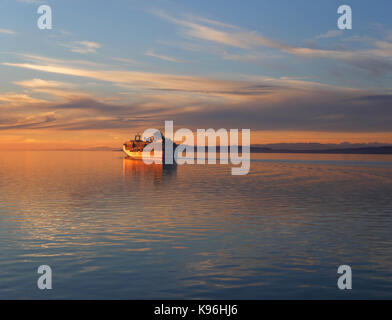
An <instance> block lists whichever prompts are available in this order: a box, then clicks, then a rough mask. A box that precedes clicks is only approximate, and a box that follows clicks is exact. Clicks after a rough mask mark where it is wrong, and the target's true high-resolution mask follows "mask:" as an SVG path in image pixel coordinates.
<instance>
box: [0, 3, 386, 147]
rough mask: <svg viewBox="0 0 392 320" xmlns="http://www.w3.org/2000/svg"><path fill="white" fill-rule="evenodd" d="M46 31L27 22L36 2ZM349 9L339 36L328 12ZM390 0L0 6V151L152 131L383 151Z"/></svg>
mask: <svg viewBox="0 0 392 320" xmlns="http://www.w3.org/2000/svg"><path fill="white" fill-rule="evenodd" d="M42 4H46V5H49V6H50V7H51V9H52V23H53V26H52V29H51V30H41V29H39V28H38V27H37V20H38V18H39V16H40V15H39V14H38V13H37V9H38V7H39V6H40V5H42ZM342 4H347V5H350V6H351V8H352V19H353V25H352V30H339V29H338V27H337V20H338V18H339V15H338V13H337V8H338V7H339V6H340V5H342ZM391 13H392V2H391V1H390V0H379V1H377V2H372V1H365V0H356V1H347V0H345V1H334V0H318V1H307V0H296V1H293V0H263V1H262V0H254V1H250V0H249V1H238V0H237V1H233V0H225V1H223V0H214V1H211V0H209V1H204V0H197V1H190V0H189V1H168V0H159V1H153V0H151V1H132V0H113V1H104V0H95V1H91V0H78V1H75V0H47V1H39V0H2V1H1V2H0V149H21V150H22V149H64V148H88V147H97V146H108V147H113V148H114V147H119V146H121V145H122V143H123V142H124V141H125V140H127V139H130V138H133V135H134V134H136V133H137V132H143V131H144V130H145V129H148V128H162V127H163V126H164V121H165V120H173V121H174V126H175V128H176V129H180V128H189V129H191V130H196V129H197V128H200V129H203V128H204V129H208V128H214V129H220V128H226V129H237V128H238V129H251V132H252V135H251V142H252V143H254V144H261V143H281V142H288V143H294V142H320V143H341V142H351V143H370V142H380V143H392V89H391V87H392V86H391V85H392V22H391V19H390V16H391Z"/></svg>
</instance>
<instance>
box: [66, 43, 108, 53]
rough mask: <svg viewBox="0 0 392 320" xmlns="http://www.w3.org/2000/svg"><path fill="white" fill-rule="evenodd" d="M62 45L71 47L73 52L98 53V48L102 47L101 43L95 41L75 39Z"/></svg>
mask: <svg viewBox="0 0 392 320" xmlns="http://www.w3.org/2000/svg"><path fill="white" fill-rule="evenodd" d="M62 45H63V46H65V47H68V48H70V49H71V51H72V52H77V53H80V54H88V53H97V50H98V49H99V48H101V47H102V46H101V45H100V44H99V43H97V42H93V41H74V42H72V43H67V44H62Z"/></svg>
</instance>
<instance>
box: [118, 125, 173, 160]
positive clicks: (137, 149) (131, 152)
mask: <svg viewBox="0 0 392 320" xmlns="http://www.w3.org/2000/svg"><path fill="white" fill-rule="evenodd" d="M161 137H162V140H161V142H160V143H162V148H161V150H152V151H151V152H150V153H148V154H146V153H145V154H144V159H146V158H148V159H152V160H160V161H163V160H164V157H165V140H166V138H165V136H164V135H163V133H162V132H161ZM154 139H155V137H149V138H146V139H142V138H141V135H140V134H137V135H135V138H134V139H133V140H129V141H126V142H125V143H124V144H123V151H124V152H125V154H126V155H127V156H128V158H130V159H138V160H139V159H143V150H144V148H145V147H146V146H148V145H149V144H151V143H153V142H154ZM176 146H177V144H175V143H173V150H175V147H176Z"/></svg>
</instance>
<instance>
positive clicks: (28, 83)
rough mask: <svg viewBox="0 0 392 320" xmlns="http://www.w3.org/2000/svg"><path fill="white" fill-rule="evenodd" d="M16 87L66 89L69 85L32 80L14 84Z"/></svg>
mask: <svg viewBox="0 0 392 320" xmlns="http://www.w3.org/2000/svg"><path fill="white" fill-rule="evenodd" d="M14 83H15V84H16V85H18V86H21V87H26V88H33V89H34V88H64V87H67V86H69V84H67V83H64V82H60V81H47V80H42V79H32V80H24V81H16V82H14Z"/></svg>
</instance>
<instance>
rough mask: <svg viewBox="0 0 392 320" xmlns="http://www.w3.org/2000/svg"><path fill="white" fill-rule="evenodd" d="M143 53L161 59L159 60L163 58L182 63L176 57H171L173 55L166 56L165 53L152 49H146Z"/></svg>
mask: <svg viewBox="0 0 392 320" xmlns="http://www.w3.org/2000/svg"><path fill="white" fill-rule="evenodd" d="M145 54H146V56H150V57H154V58H157V59H161V60H164V61H169V62H175V63H183V62H182V61H181V60H179V59H176V58H173V57H169V56H166V55H163V54H159V53H156V52H155V51H154V50H152V49H150V50H147V51H146V53H145Z"/></svg>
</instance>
